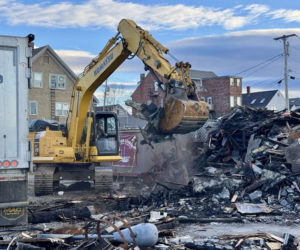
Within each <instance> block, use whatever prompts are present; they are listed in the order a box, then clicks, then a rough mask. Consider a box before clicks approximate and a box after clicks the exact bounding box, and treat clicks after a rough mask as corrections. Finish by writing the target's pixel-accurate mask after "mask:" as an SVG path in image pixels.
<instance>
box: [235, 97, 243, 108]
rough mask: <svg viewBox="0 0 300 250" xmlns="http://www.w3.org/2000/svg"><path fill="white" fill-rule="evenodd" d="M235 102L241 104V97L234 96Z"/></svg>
mask: <svg viewBox="0 0 300 250" xmlns="http://www.w3.org/2000/svg"><path fill="white" fill-rule="evenodd" d="M236 104H237V105H239V106H242V98H241V97H240V96H238V97H237V98H236Z"/></svg>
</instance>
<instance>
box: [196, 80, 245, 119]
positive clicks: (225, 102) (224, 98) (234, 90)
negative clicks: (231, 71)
mask: <svg viewBox="0 0 300 250" xmlns="http://www.w3.org/2000/svg"><path fill="white" fill-rule="evenodd" d="M236 79H237V78H234V86H231V85H230V77H228V76H225V77H217V78H208V79H203V80H202V85H203V88H204V89H205V90H206V91H207V92H201V93H200V92H199V93H198V95H199V97H200V98H201V97H204V98H205V101H207V98H208V97H211V98H212V110H213V111H214V113H215V115H216V117H219V116H222V115H225V114H227V113H228V112H229V111H230V110H231V107H230V96H234V100H235V101H234V103H235V105H236V104H237V97H238V96H239V97H241V98H242V81H241V80H240V86H237V80H236Z"/></svg>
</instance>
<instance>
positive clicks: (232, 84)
mask: <svg viewBox="0 0 300 250" xmlns="http://www.w3.org/2000/svg"><path fill="white" fill-rule="evenodd" d="M230 86H234V78H230Z"/></svg>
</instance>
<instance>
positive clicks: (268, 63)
mask: <svg viewBox="0 0 300 250" xmlns="http://www.w3.org/2000/svg"><path fill="white" fill-rule="evenodd" d="M278 59H280V57H276V58H274V59H273V60H271V61H269V62H267V63H265V64H264V65H263V66H261V67H260V68H258V69H256V70H254V71H252V72H250V73H248V74H246V75H245V76H249V75H251V74H254V73H256V72H257V71H260V70H261V69H263V68H265V67H266V66H268V65H270V64H271V63H273V62H275V61H277V60H278Z"/></svg>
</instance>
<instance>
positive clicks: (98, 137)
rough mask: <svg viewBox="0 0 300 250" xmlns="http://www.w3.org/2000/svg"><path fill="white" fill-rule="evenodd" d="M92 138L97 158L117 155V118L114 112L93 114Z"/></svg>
mask: <svg viewBox="0 0 300 250" xmlns="http://www.w3.org/2000/svg"><path fill="white" fill-rule="evenodd" d="M94 138H95V140H94V142H95V146H96V147H97V151H98V155H99V156H103V155H118V154H119V134H118V118H117V115H116V114H115V113H114V112H96V113H95V116H94Z"/></svg>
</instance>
